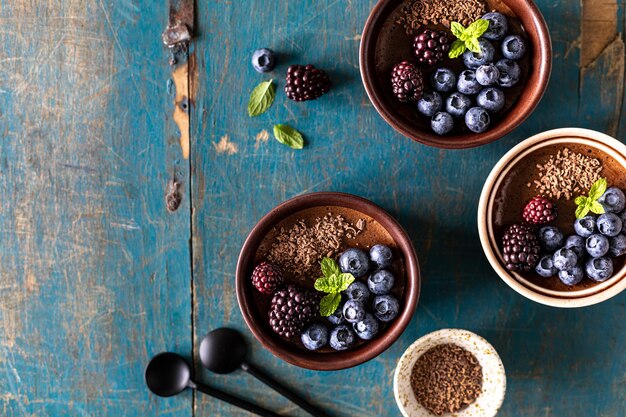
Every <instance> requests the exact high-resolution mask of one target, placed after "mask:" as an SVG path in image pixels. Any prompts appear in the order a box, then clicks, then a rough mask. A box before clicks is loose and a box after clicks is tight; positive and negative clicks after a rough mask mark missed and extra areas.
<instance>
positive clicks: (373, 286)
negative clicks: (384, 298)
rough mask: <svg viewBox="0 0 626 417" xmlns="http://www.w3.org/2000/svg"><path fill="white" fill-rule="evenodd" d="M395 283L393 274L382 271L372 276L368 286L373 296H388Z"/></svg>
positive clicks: (368, 280)
mask: <svg viewBox="0 0 626 417" xmlns="http://www.w3.org/2000/svg"><path fill="white" fill-rule="evenodd" d="M394 281H395V279H394V277H393V274H392V273H391V272H389V271H387V270H386V269H381V270H379V271H376V272H374V273H373V274H372V275H370V277H369V278H368V279H367V286H368V287H369V289H370V291H371V292H372V293H373V294H376V295H380V294H387V293H388V292H389V291H391V289H392V288H393V284H394Z"/></svg>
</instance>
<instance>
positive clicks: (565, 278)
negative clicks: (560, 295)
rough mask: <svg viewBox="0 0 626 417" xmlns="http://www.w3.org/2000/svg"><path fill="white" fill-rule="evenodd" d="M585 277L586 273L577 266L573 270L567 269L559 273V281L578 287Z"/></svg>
mask: <svg viewBox="0 0 626 417" xmlns="http://www.w3.org/2000/svg"><path fill="white" fill-rule="evenodd" d="M584 277H585V271H583V269H582V267H580V266H578V265H576V266H574V267H572V268H571V269H566V270H564V271H559V279H560V280H561V282H562V283H563V284H565V285H569V286H572V285H576V284H578V283H579V282H580V281H582V280H583V278H584Z"/></svg>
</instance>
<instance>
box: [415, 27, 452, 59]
mask: <svg viewBox="0 0 626 417" xmlns="http://www.w3.org/2000/svg"><path fill="white" fill-rule="evenodd" d="M449 50H450V41H449V40H448V36H447V35H446V32H444V31H443V30H433V29H428V28H425V29H422V30H421V31H420V32H419V33H418V34H417V36H416V37H415V40H414V41H413V51H414V52H415V56H416V57H417V62H419V63H420V64H422V65H425V66H428V67H432V66H434V65H436V64H438V63H440V62H441V61H443V58H444V57H445V55H446V52H448V51H449Z"/></svg>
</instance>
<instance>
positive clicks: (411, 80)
mask: <svg viewBox="0 0 626 417" xmlns="http://www.w3.org/2000/svg"><path fill="white" fill-rule="evenodd" d="M391 86H392V88H393V94H394V95H395V96H396V98H397V99H398V100H400V101H401V102H403V103H407V102H410V101H418V100H419V99H420V98H422V93H423V92H424V76H423V75H422V71H420V69H419V68H417V67H416V66H415V65H413V64H411V63H409V62H407V61H402V62H401V63H399V64H396V66H394V67H393V71H392V72H391Z"/></svg>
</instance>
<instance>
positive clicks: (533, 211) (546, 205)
mask: <svg viewBox="0 0 626 417" xmlns="http://www.w3.org/2000/svg"><path fill="white" fill-rule="evenodd" d="M522 217H524V221H525V222H527V223H531V224H546V223H550V222H551V221H554V219H556V204H553V203H552V202H550V200H548V199H547V198H545V197H542V196H540V195H538V196H537V197H534V198H533V199H532V200H530V201H529V202H528V204H526V207H524V212H523V213H522Z"/></svg>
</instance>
